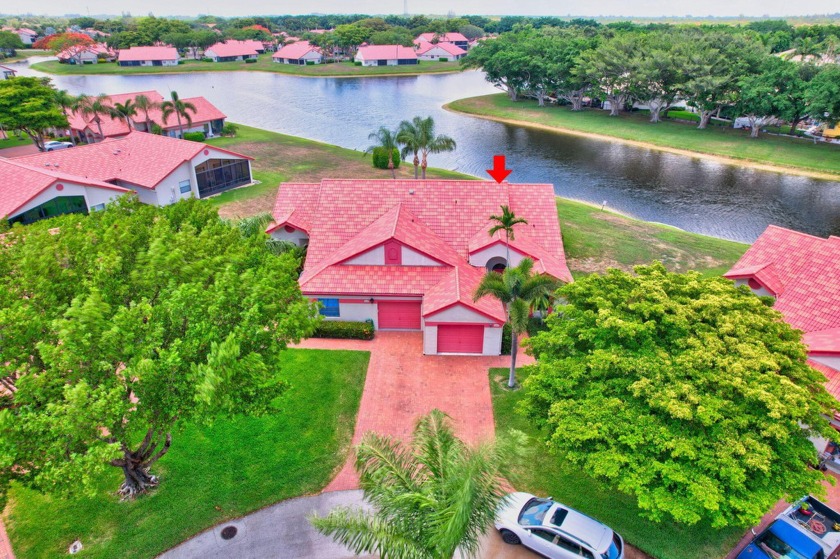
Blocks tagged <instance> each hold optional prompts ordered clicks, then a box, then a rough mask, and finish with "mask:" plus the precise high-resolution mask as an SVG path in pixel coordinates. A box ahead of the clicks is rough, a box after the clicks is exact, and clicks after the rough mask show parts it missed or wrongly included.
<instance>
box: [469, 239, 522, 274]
mask: <svg viewBox="0 0 840 559" xmlns="http://www.w3.org/2000/svg"><path fill="white" fill-rule="evenodd" d="M506 254H507V252H506V250H505V245H504V244H502V243H498V244H495V245H493V246H489V247H487V248H485V249H482V250H479V251H478V252H476V253H474V254H470V264H471V265H473V266H481V267H482V268H483V267H485V266H487V261H488V260H490V259H491V258H495V257H497V256H498V257H501V258H505V256H506ZM523 258H525V255H524V254H522V253H520V252H518V251H517V250H516V249H514V248H513V247H510V262H509V263H508V264H509V265H510V266H516V265H517V264H519V263H520V262H522V259H523Z"/></svg>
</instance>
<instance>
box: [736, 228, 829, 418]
mask: <svg viewBox="0 0 840 559" xmlns="http://www.w3.org/2000/svg"><path fill="white" fill-rule="evenodd" d="M724 277H726V278H729V279H731V280H734V281H735V284H736V285H747V286H748V287H749V288H750V289H751V290H752V291H753V292H754V293H755V294H756V295H763V296H768V297H773V298H774V299H775V303H774V304H773V308H774V309H776V310H777V311H779V312H781V313H782V315H783V316H784V319H785V321H786V322H787V323H788V324H790V325H791V326H792V327H793V328H796V329H798V330H802V332H804V336H803V342H804V343H805V345H806V346H808V363H809V364H810V365H811V366H812V367H814V368H815V369H817V370H819V371H821V372H822V373H823V374H824V375H825V377H826V379H827V383H826V389H827V390H828V392H829V393H830V394H831V395H832V396H834V397H835V398H836V399H837V400H838V401H840V237H829V238H828V239H823V238H820V237H814V236H811V235H806V234H805V233H799V232H798V231H791V230H790V229H785V228H783V227H776V226H774V225H771V226H769V227H768V228H767V229H766V230H765V231H764V233H762V234H761V236H760V237H759V238H758V239H757V240H756V241H755V243H754V244H753V245H752V246H751V247H750V248H749V250H747V252H746V253H745V254H744V255H743V256H742V257H741V259H740V260H738V262H736V263H735V265H734V266H733V267H732V269H731V270H729V271H728V272H727V273H726V274H724ZM837 424H838V425H840V422H838V423H837Z"/></svg>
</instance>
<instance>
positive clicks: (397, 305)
mask: <svg viewBox="0 0 840 559" xmlns="http://www.w3.org/2000/svg"><path fill="white" fill-rule="evenodd" d="M377 305H378V307H379V328H385V329H388V328H392V329H400V330H419V329H420V301H379V302H378V303H377Z"/></svg>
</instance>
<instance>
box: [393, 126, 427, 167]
mask: <svg viewBox="0 0 840 559" xmlns="http://www.w3.org/2000/svg"><path fill="white" fill-rule="evenodd" d="M422 122H423V119H422V118H420V117H419V116H416V117H414V118H413V119H412V120H410V121H409V120H404V121H402V122H401V123H400V127H399V128H398V129H397V143H399V144H400V145H401V146H403V148H402V150H401V151H400V155H401V156H402V158H403V159H408V155H409V154H410V153H413V154H414V180H417V179H418V178H419V174H420V149H421V147H422V144H423V137H422V135H421V129H422V127H423V124H422Z"/></svg>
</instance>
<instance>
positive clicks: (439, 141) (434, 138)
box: [419, 116, 458, 180]
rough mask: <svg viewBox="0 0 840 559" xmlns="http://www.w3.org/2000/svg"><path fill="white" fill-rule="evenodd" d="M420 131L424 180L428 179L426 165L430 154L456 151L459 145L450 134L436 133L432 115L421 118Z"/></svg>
mask: <svg viewBox="0 0 840 559" xmlns="http://www.w3.org/2000/svg"><path fill="white" fill-rule="evenodd" d="M419 133H420V138H421V140H422V143H421V145H420V154H421V156H422V161H421V163H420V168H421V169H422V170H423V180H426V167H428V166H429V162H428V158H429V154H430V153H443V152H445V151H454V150H455V148H456V147H458V145H457V144H456V143H455V140H453V139H452V138H450V137H449V136H445V135H443V134H435V121H434V119H433V118H432V117H430V116H429V117H426V118H424V119H421V120H420V129H419Z"/></svg>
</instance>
